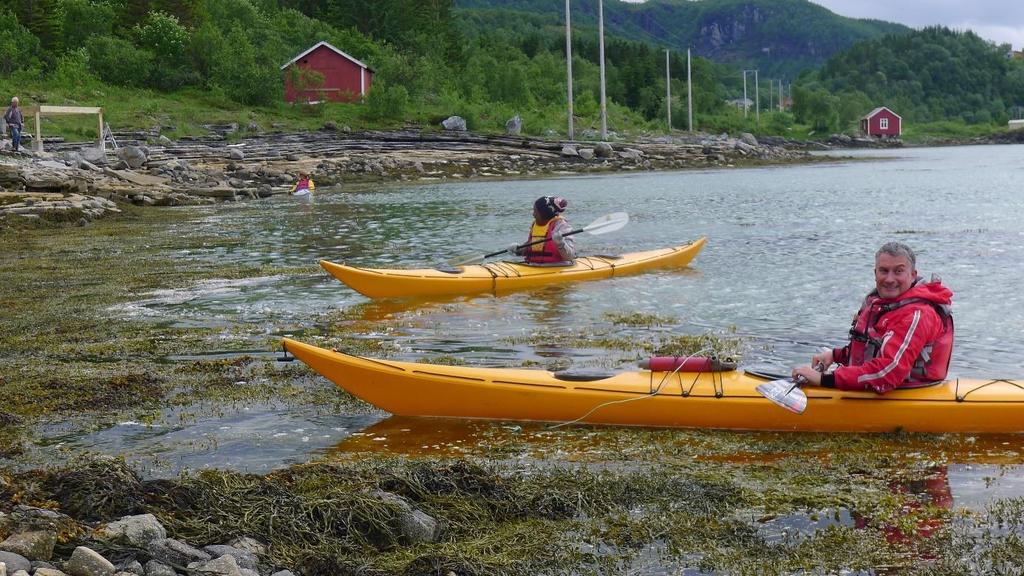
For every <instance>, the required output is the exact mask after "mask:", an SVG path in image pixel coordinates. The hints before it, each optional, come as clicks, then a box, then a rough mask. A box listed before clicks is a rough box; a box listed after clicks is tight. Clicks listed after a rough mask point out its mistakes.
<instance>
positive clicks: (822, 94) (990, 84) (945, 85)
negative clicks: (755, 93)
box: [794, 27, 1024, 129]
mask: <svg viewBox="0 0 1024 576" xmlns="http://www.w3.org/2000/svg"><path fill="white" fill-rule="evenodd" d="M1008 50H1009V47H1007V46H998V45H995V44H993V43H991V42H988V41H985V40H983V39H981V38H979V37H978V36H977V35H976V34H974V33H972V32H958V31H952V30H949V29H947V28H942V27H933V28H926V29H924V30H920V31H913V32H909V33H906V34H900V35H891V36H885V37H883V38H878V39H874V40H870V41H866V42H862V43H859V44H857V45H855V46H853V47H852V48H851V49H849V50H847V51H846V52H843V53H841V54H837V55H836V56H833V57H832V58H831V59H830V60H829V61H828V62H827V63H826V64H825V66H824V67H822V68H821V70H820V71H818V72H816V73H812V74H808V75H807V76H806V77H805V78H803V79H802V81H801V82H800V87H798V88H796V89H794V92H795V95H796V97H797V101H796V106H795V108H794V113H795V114H796V116H797V120H798V121H806V122H808V123H813V124H816V125H818V126H819V127H822V128H832V129H834V128H838V127H842V126H845V125H846V124H847V123H848V122H849V121H851V120H852V119H853V118H852V116H853V115H854V114H855V113H856V111H861V112H860V113H861V114H863V112H862V111H863V110H865V109H871V108H873V107H875V106H888V107H890V108H892V109H893V110H895V111H896V112H897V113H898V114H900V115H901V116H903V118H904V119H905V120H907V121H910V122H917V123H921V122H934V121H941V120H956V121H962V122H964V123H966V124H989V123H994V124H996V125H1005V124H1006V121H1007V119H1008V118H1009V117H1010V115H1011V114H1014V113H1016V114H1018V115H1019V112H1020V110H1021V109H1022V107H1024V61H1021V60H1012V59H1009V58H1007V52H1008Z"/></svg>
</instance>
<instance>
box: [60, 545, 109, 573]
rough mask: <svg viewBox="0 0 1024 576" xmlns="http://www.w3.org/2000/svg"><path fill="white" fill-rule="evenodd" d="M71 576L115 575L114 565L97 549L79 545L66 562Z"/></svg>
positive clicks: (66, 567)
mask: <svg viewBox="0 0 1024 576" xmlns="http://www.w3.org/2000/svg"><path fill="white" fill-rule="evenodd" d="M64 568H65V569H66V570H67V572H68V574H70V575H71V576H114V565H113V564H111V563H110V560H107V559H106V558H104V557H103V556H100V555H99V553H97V552H96V551H95V550H92V549H90V548H86V547H85V546H79V547H78V548H75V551H74V552H72V553H71V559H70V560H68V561H67V563H65V564H64Z"/></svg>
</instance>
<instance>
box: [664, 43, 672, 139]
mask: <svg viewBox="0 0 1024 576" xmlns="http://www.w3.org/2000/svg"><path fill="white" fill-rule="evenodd" d="M665 111H666V112H667V113H668V133H669V134H671V133H672V74H671V71H670V69H669V67H668V50H665Z"/></svg>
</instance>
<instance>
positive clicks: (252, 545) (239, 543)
mask: <svg viewBox="0 0 1024 576" xmlns="http://www.w3.org/2000/svg"><path fill="white" fill-rule="evenodd" d="M228 546H231V547H232V548H236V549H238V550H245V551H246V552H252V553H253V554H256V555H257V556H258V555H260V554H266V553H267V547H266V546H265V545H264V544H263V543H262V542H260V541H259V540H257V539H255V538H250V537H248V536H239V537H237V538H234V539H233V540H231V541H230V542H228Z"/></svg>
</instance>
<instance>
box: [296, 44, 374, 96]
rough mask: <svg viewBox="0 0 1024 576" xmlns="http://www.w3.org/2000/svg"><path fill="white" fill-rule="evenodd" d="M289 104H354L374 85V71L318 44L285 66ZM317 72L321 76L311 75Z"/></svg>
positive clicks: (331, 47)
mask: <svg viewBox="0 0 1024 576" xmlns="http://www.w3.org/2000/svg"><path fill="white" fill-rule="evenodd" d="M281 70H283V71H284V99H285V101H286V102H323V101H324V100H334V101H335V102H354V101H357V100H361V99H362V98H363V96H366V93H367V92H369V90H370V85H371V84H373V69H372V68H370V67H369V66H367V65H366V64H363V63H362V62H360V61H359V60H356V59H355V58H353V57H351V56H349V55H348V54H345V53H344V52H342V51H341V50H338V49H337V48H335V47H334V46H331V45H330V44H328V43H327V42H319V43H317V44H316V45H314V46H313V47H312V48H310V49H309V50H306V51H305V52H303V53H302V54H299V55H298V56H296V57H295V58H292V59H291V60H289V61H288V62H287V63H285V64H284V65H283V66H281ZM308 71H314V72H317V73H319V75H322V77H323V81H322V82H321V81H320V76H319V75H315V74H314V75H308V74H307V72H308Z"/></svg>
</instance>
